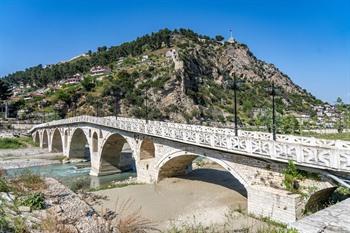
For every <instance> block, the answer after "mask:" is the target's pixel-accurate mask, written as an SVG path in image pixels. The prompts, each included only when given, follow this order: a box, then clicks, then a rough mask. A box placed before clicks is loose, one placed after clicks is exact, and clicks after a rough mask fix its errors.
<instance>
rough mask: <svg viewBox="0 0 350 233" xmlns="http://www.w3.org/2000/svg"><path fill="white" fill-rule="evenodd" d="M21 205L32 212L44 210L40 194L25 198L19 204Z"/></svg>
mask: <svg viewBox="0 0 350 233" xmlns="http://www.w3.org/2000/svg"><path fill="white" fill-rule="evenodd" d="M21 204H22V205H24V206H28V207H30V208H31V209H33V210H41V209H44V208H45V197H44V194H42V193H33V194H30V195H29V196H27V197H25V199H24V200H23V201H22V202H21Z"/></svg>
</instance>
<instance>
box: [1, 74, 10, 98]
mask: <svg viewBox="0 0 350 233" xmlns="http://www.w3.org/2000/svg"><path fill="white" fill-rule="evenodd" d="M10 96H11V90H10V87H9V86H8V85H7V83H5V82H4V81H3V80H1V79H0V100H7V99H8V98H9V97H10Z"/></svg>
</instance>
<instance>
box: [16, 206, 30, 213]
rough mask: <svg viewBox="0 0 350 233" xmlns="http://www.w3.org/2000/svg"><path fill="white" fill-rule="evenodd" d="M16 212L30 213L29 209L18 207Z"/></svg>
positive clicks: (27, 207)
mask: <svg viewBox="0 0 350 233" xmlns="http://www.w3.org/2000/svg"><path fill="white" fill-rule="evenodd" d="M18 211H20V212H30V211H31V209H30V207H29V206H19V207H18Z"/></svg>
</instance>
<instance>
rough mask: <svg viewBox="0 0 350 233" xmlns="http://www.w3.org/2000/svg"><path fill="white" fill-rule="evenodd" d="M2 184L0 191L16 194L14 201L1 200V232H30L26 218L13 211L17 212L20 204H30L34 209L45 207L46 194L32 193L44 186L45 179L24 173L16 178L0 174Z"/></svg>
mask: <svg viewBox="0 0 350 233" xmlns="http://www.w3.org/2000/svg"><path fill="white" fill-rule="evenodd" d="M0 185H1V187H0V189H1V190H0V192H7V193H8V192H11V194H12V195H14V201H13V202H12V201H10V202H7V201H5V200H0V232H9V233H10V232H14V233H29V231H28V229H27V226H26V223H25V222H26V218H25V217H23V216H20V215H17V216H15V215H14V214H12V213H16V212H17V211H18V206H20V205H24V206H29V207H31V209H34V210H35V209H43V208H44V207H45V205H44V201H45V200H44V196H43V195H42V194H41V193H32V194H31V192H32V191H33V189H39V188H40V189H42V188H44V187H45V186H44V181H43V180H42V179H41V177H39V176H36V175H33V174H30V173H23V174H21V175H19V176H18V177H16V178H14V179H6V178H5V177H1V176H0ZM8 210H11V211H8ZM11 212H12V213H11Z"/></svg>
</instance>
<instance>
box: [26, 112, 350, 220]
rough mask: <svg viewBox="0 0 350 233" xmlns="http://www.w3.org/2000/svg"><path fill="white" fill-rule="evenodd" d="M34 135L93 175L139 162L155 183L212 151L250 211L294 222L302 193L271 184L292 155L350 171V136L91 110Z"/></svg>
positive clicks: (141, 175)
mask: <svg viewBox="0 0 350 233" xmlns="http://www.w3.org/2000/svg"><path fill="white" fill-rule="evenodd" d="M30 133H31V134H32V136H33V139H34V140H35V141H36V142H37V143H39V144H40V147H42V148H48V150H49V151H50V152H62V153H63V155H65V156H67V157H68V158H86V157H89V158H90V161H91V171H90V175H92V176H99V175H105V174H110V173H113V172H118V171H123V170H124V169H128V168H129V166H130V164H131V162H133V166H135V168H136V171H137V178H138V180H139V181H142V182H146V183H154V182H158V181H160V180H161V179H163V178H164V177H170V176H176V175H182V174H186V173H188V172H190V171H191V169H192V161H193V160H194V159H195V158H197V157H205V158H207V159H209V160H211V161H213V162H215V163H217V164H219V165H220V166H222V167H223V168H224V169H226V170H227V171H228V172H230V173H231V174H232V175H233V176H234V177H235V178H236V179H237V180H238V181H239V182H240V183H241V184H242V185H243V186H244V188H245V191H246V193H247V198H248V212H250V213H253V214H256V215H263V216H268V217H271V218H273V219H276V220H279V221H282V222H287V223H289V222H293V221H295V220H296V219H298V218H299V217H300V216H301V214H302V208H301V207H300V206H301V205H300V197H299V196H297V195H290V194H289V193H287V192H285V191H282V190H280V189H278V188H273V187H271V186H273V185H266V182H270V183H271V182H277V183H281V182H282V181H281V179H282V174H281V173H282V170H283V169H284V166H285V165H284V164H285V163H287V162H288V161H289V160H293V161H294V162H295V163H296V164H297V165H299V166H300V167H303V168H304V169H309V170H312V171H319V172H324V171H326V172H333V173H336V174H340V173H341V174H349V173H350V142H344V141H329V140H320V139H315V138H308V137H297V136H287V135H278V137H277V140H276V141H273V140H272V136H271V134H268V133H262V132H250V131H240V132H239V135H238V136H237V137H236V136H235V135H234V130H232V129H226V128H215V127H206V126H198V125H187V124H177V123H169V122H158V121H147V122H146V121H145V120H139V119H131V118H122V117H118V118H117V119H116V118H115V117H104V118H99V117H92V116H79V117H73V118H68V119H64V120H58V121H52V122H48V123H44V124H40V125H37V126H35V127H33V128H32V129H31V130H30ZM264 174H265V176H263V177H264V180H263V178H261V175H264ZM266 177H270V178H271V180H270V181H267V180H266ZM330 188H332V187H331V186H329V185H328V186H327V185H326V186H324V187H323V188H321V189H323V190H329V189H330ZM304 204H305V203H304Z"/></svg>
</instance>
